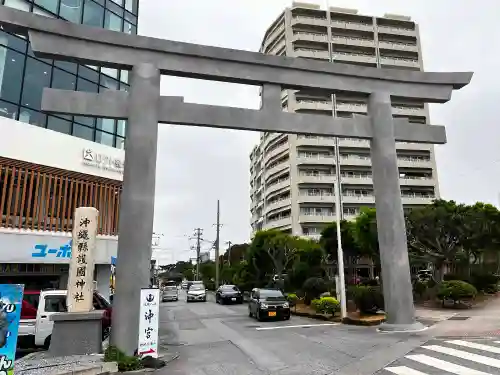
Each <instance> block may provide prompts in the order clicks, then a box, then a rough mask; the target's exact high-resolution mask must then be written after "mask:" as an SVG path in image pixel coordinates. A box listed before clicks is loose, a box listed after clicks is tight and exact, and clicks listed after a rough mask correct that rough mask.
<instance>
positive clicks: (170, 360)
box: [79, 353, 179, 375]
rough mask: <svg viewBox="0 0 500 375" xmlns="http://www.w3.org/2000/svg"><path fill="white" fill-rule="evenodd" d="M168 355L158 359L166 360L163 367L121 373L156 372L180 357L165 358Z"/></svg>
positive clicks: (177, 354) (175, 355)
mask: <svg viewBox="0 0 500 375" xmlns="http://www.w3.org/2000/svg"><path fill="white" fill-rule="evenodd" d="M167 356H168V354H164V355H162V356H159V357H158V359H161V360H163V361H165V366H163V367H161V368H141V369H139V370H134V371H125V372H122V373H121V374H138V373H146V372H154V371H157V370H161V369H162V368H165V367H166V366H167V365H168V364H169V363H171V362H173V361H175V360H176V359H178V358H179V353H175V354H173V355H172V356H171V357H170V358H165V357H167ZM79 375H80V374H79ZM85 375H87V374H85Z"/></svg>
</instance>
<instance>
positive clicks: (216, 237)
mask: <svg viewBox="0 0 500 375" xmlns="http://www.w3.org/2000/svg"><path fill="white" fill-rule="evenodd" d="M215 226H216V227H217V229H216V233H217V234H216V236H215V289H218V288H219V277H220V276H219V273H220V272H219V271H220V270H219V263H220V262H219V242H220V227H221V224H220V201H219V200H218V199H217V223H216V224H215Z"/></svg>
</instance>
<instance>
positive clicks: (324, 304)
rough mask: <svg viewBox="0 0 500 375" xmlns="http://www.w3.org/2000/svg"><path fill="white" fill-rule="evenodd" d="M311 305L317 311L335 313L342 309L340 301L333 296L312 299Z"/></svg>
mask: <svg viewBox="0 0 500 375" xmlns="http://www.w3.org/2000/svg"><path fill="white" fill-rule="evenodd" d="M311 307H312V308H313V310H314V311H316V312H317V313H320V314H330V315H335V313H336V312H337V311H339V310H340V302H339V301H337V300H336V299H335V298H333V297H322V298H320V299H314V300H312V301H311Z"/></svg>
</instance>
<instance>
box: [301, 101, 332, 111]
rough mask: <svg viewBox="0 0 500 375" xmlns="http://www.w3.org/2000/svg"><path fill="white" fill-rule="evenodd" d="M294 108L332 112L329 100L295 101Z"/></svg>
mask: <svg viewBox="0 0 500 375" xmlns="http://www.w3.org/2000/svg"><path fill="white" fill-rule="evenodd" d="M296 106H297V109H318V110H322V111H332V112H333V105H332V102H331V101H329V100H297V102H296Z"/></svg>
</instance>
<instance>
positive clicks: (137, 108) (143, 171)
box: [0, 6, 472, 354]
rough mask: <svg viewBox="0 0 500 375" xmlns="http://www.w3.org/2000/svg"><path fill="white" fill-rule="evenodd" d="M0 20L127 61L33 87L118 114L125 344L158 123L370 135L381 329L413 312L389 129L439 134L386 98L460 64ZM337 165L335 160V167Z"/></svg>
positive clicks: (132, 324)
mask: <svg viewBox="0 0 500 375" xmlns="http://www.w3.org/2000/svg"><path fill="white" fill-rule="evenodd" d="M0 24H2V25H3V26H4V28H5V29H7V30H9V31H13V32H17V33H26V31H28V32H29V37H30V41H31V46H32V49H33V52H34V53H35V55H36V56H38V57H43V58H50V59H56V60H66V61H72V62H78V63H82V64H91V65H99V66H103V67H109V68H117V69H128V70H131V71H132V73H131V79H130V92H129V93H127V92H122V91H106V92H104V93H100V94H92V93H85V92H74V91H63V90H55V89H45V90H44V96H43V101H42V109H43V110H45V111H49V112H56V113H62V114H71V115H81V116H95V117H107V118H116V119H128V126H127V129H126V163H125V171H124V182H123V185H124V187H123V193H122V196H121V209H120V222H119V238H118V266H117V282H116V296H115V298H114V309H113V330H112V342H113V343H114V344H115V345H117V346H119V347H120V348H121V349H123V350H124V351H126V352H127V353H128V354H131V353H132V352H133V351H134V350H135V349H136V347H137V337H138V336H137V335H138V313H139V304H138V301H139V293H140V288H141V287H146V286H147V285H148V280H149V264H150V263H149V262H150V258H151V233H152V232H153V214H154V194H155V191H154V190H155V172H156V149H157V136H158V123H167V124H181V125H192V126H208V127H216V128H225V129H242V130H254V131H268V132H283V133H296V134H312V135H323V136H334V137H346V138H362V139H370V141H371V159H372V171H373V183H374V190H375V198H376V209H377V226H378V238H379V246H380V256H381V265H382V277H383V280H384V282H383V289H384V296H385V309H386V312H387V324H386V325H385V327H384V328H385V329H386V330H392V331H399V330H407V331H412V330H419V329H421V328H422V325H420V323H417V322H416V321H415V316H414V307H413V297H412V288H411V281H410V269H409V261H408V249H407V241H406V232H405V222H404V215H403V207H402V202H401V193H400V186H399V172H398V166H397V158H396V144H395V142H396V141H404V142H419V143H432V144H443V143H446V135H445V129H444V127H443V126H432V125H425V124H413V123H411V124H410V123H408V121H407V120H402V119H393V117H392V107H391V98H392V97H399V98H411V99H418V100H422V101H423V102H432V103H445V102H447V101H448V100H450V98H451V92H452V90H454V89H460V88H462V87H463V86H465V85H467V84H468V83H469V82H470V80H471V77H472V73H424V72H420V71H407V70H395V69H390V70H389V69H387V70H386V69H376V68H368V67H359V66H354V65H352V66H351V65H340V64H331V63H328V62H317V61H309V60H303V59H295V58H289V57H280V56H268V55H263V54H261V53H254V52H247V51H239V50H232V49H226V48H216V47H210V46H202V45H194V44H188V43H180V42H174V41H169V40H162V39H156V38H149V37H143V36H135V35H127V34H124V33H118V32H113V31H108V30H104V29H97V28H90V27H86V26H82V25H77V24H72V23H68V22H65V21H62V20H54V19H49V18H47V17H44V16H39V15H35V14H30V13H26V12H22V11H17V10H14V9H11V8H8V7H5V6H0ZM161 74H166V75H173V76H180V77H189V78H199V79H207V80H214V81H224V82H233V83H241V84H250V85H258V86H262V88H263V90H262V106H261V109H260V110H250V109H241V108H229V107H220V106H210V105H200V104H190V103H184V101H183V98H182V97H166V96H160V76H161ZM282 89H323V90H327V91H330V92H334V91H350V92H357V93H364V94H366V96H367V97H368V116H355V117H354V118H350V119H345V118H332V117H324V116H318V115H310V114H295V113H286V112H283V111H282V107H281V90H282ZM337 173H339V171H338V170H337Z"/></svg>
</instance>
